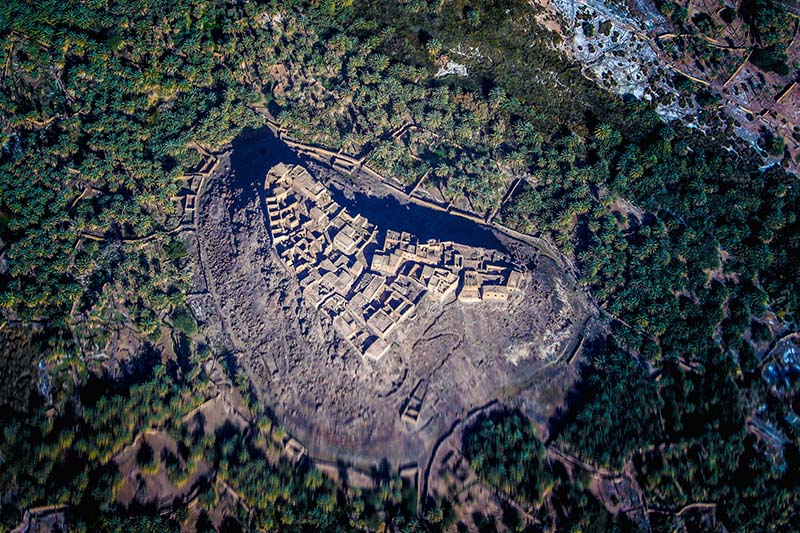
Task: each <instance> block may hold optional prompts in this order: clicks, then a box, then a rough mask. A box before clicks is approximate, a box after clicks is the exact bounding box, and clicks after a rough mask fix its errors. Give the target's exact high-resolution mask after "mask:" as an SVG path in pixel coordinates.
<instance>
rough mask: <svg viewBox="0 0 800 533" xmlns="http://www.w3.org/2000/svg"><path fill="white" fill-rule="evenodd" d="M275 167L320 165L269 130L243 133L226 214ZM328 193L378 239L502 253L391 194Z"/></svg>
mask: <svg viewBox="0 0 800 533" xmlns="http://www.w3.org/2000/svg"><path fill="white" fill-rule="evenodd" d="M277 163H285V164H290V165H292V164H298V163H299V164H302V165H304V166H305V167H306V168H309V166H310V164H314V165H319V163H317V162H315V161H311V160H309V159H307V158H302V157H299V156H298V155H297V154H296V153H295V152H294V151H292V150H291V149H290V148H289V147H288V146H287V145H286V144H284V143H283V141H281V140H280V139H278V138H277V137H275V135H273V134H272V132H271V131H270V130H269V129H268V128H260V129H257V130H246V131H245V132H244V133H242V135H240V136H239V137H238V138H237V139H236V140H235V141H234V142H233V153H232V154H231V171H232V173H233V180H232V183H231V192H232V193H233V194H232V196H233V202H232V204H231V214H233V213H234V212H236V211H237V210H239V209H241V208H243V207H244V206H245V205H246V204H247V200H248V199H249V198H251V197H252V196H251V195H257V196H261V191H262V189H263V187H264V178H265V177H266V174H267V171H268V170H269V169H270V168H271V167H273V166H274V165H276V164H277ZM331 172H335V171H333V170H331ZM312 173H313V170H312ZM315 177H316V178H317V179H321V178H322V177H321V176H315ZM344 179H350V178H346V177H345V178H344ZM329 190H330V192H331V196H332V197H333V199H334V200H335V201H336V202H337V203H338V204H339V205H341V206H343V207H345V208H347V210H348V211H349V212H350V213H353V214H360V215H362V216H364V217H366V218H367V219H368V220H369V221H370V222H371V223H372V224H375V225H377V226H378V227H379V228H380V231H381V235H383V234H384V233H385V231H386V230H387V229H392V230H395V231H407V232H409V233H413V234H414V235H416V236H417V237H419V238H420V239H421V240H427V239H438V240H450V241H455V242H458V243H460V244H465V245H469V246H480V247H483V248H492V249H497V250H501V251H504V252H505V251H506V249H505V247H504V246H503V245H502V243H501V242H500V240H499V239H498V238H497V237H496V236H495V235H494V233H493V232H492V231H491V230H490V229H488V228H486V227H484V226H482V225H480V224H477V223H475V222H471V221H469V220H466V219H464V218H461V217H457V216H453V215H449V214H447V213H444V212H440V211H435V210H433V209H429V208H427V207H423V206H420V205H416V204H413V203H407V204H403V203H401V202H400V200H398V199H397V198H395V197H394V196H391V195H389V196H383V197H379V196H370V195H367V194H363V193H357V194H355V195H354V196H353V197H352V198H347V197H346V196H345V195H344V193H343V192H342V191H341V190H339V189H337V188H335V187H329ZM262 208H263V204H262Z"/></svg>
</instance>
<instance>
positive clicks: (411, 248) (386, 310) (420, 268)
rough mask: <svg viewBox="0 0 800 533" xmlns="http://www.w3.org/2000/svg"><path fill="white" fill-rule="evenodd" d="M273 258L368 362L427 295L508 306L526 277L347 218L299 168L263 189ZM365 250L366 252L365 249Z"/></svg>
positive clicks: (455, 249)
mask: <svg viewBox="0 0 800 533" xmlns="http://www.w3.org/2000/svg"><path fill="white" fill-rule="evenodd" d="M264 190H265V202H266V208H267V215H268V218H269V227H270V233H271V236H272V242H273V245H274V246H275V249H276V251H277V252H278V254H279V256H280V257H281V259H282V260H283V262H284V264H286V265H287V266H288V267H289V268H291V270H292V271H293V272H294V273H295V275H296V276H297V279H298V281H299V283H300V287H301V289H302V291H303V297H304V298H305V299H306V301H308V302H309V303H310V304H312V305H313V306H315V307H316V308H318V309H322V310H324V311H326V312H327V313H328V314H329V315H330V317H331V319H332V321H333V326H334V329H335V330H336V331H337V332H338V333H339V334H340V335H341V336H342V337H343V338H344V339H346V340H347V341H348V342H349V343H350V344H351V345H352V346H353V348H355V349H356V350H357V351H358V352H359V353H361V354H362V355H364V356H366V357H369V358H370V359H373V360H378V359H380V358H381V357H382V356H383V355H384V354H385V353H386V352H387V351H388V349H389V347H390V345H391V344H390V342H389V340H388V339H387V337H388V336H389V334H390V333H391V332H392V331H393V330H394V329H395V328H396V326H397V324H399V323H400V322H402V321H403V320H405V319H406V318H408V317H410V316H411V315H413V314H414V312H415V310H416V306H417V304H418V302H419V300H420V299H421V298H422V297H423V296H424V295H425V294H426V293H427V294H429V295H430V297H433V298H437V299H438V300H440V301H444V300H445V299H446V298H447V297H448V295H451V294H454V293H455V294H456V296H457V298H458V299H459V300H460V301H463V302H478V301H482V300H487V301H499V302H505V301H508V300H509V299H510V298H511V297H512V296H513V295H514V294H516V293H520V292H521V289H522V284H523V283H524V281H525V279H526V275H525V274H524V273H523V272H522V271H521V270H518V269H515V268H514V267H513V266H512V265H511V264H509V263H508V262H507V261H505V260H504V258H503V257H502V256H501V255H500V254H499V253H498V252H494V251H491V250H484V249H480V248H472V247H469V246H462V245H459V244H455V243H452V242H442V241H435V240H430V241H427V242H424V243H423V242H419V240H418V239H417V238H416V237H415V236H413V235H411V234H409V233H399V232H395V231H391V230H389V231H387V232H386V234H385V237H384V240H383V245H382V247H381V248H380V249H379V250H377V251H372V248H374V246H371V247H370V246H369V245H370V244H371V243H376V242H377V241H378V230H377V228H376V227H375V226H374V225H372V224H370V223H369V221H368V220H367V219H365V218H364V217H362V216H361V215H355V216H353V215H351V214H350V213H348V212H347V209H345V208H344V207H341V206H340V205H339V204H337V203H336V202H335V201H333V199H332V198H331V196H330V194H329V192H328V190H327V189H326V188H325V187H324V186H323V185H322V184H320V183H319V182H317V181H316V180H314V178H313V177H312V176H311V174H309V173H308V171H307V170H306V169H304V168H303V167H302V166H300V165H295V166H292V167H287V166H286V165H283V164H278V165H276V166H275V167H273V168H272V169H271V170H270V171H269V172H268V174H267V178H266V181H265V184H264ZM368 248H369V249H368Z"/></svg>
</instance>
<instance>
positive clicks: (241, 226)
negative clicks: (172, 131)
mask: <svg viewBox="0 0 800 533" xmlns="http://www.w3.org/2000/svg"><path fill="white" fill-rule="evenodd" d="M278 161H286V162H295V159H294V156H293V155H292V154H291V153H289V152H287V151H286V150H285V148H282V147H281V145H280V143H278V142H277V141H275V140H274V139H273V138H271V137H269V138H267V137H265V136H264V135H261V137H254V138H252V139H250V140H249V141H244V142H242V143H241V144H240V145H237V146H234V149H233V153H232V156H231V164H230V167H231V170H230V172H228V173H226V174H223V175H222V176H220V177H219V178H217V179H214V180H212V181H210V182H209V183H208V184H207V185H206V186H205V188H204V190H203V191H202V195H201V197H202V199H201V201H200V205H199V212H198V216H197V239H196V241H194V240H192V241H191V245H190V248H191V251H192V252H193V255H194V257H195V258H196V261H197V265H196V268H195V267H193V269H192V270H193V272H194V273H195V275H196V276H198V282H197V284H196V285H195V288H196V292H195V293H194V294H193V295H192V296H191V298H190V302H191V304H192V308H193V309H194V311H195V314H196V315H197V317H198V319H199V320H200V321H201V326H202V327H204V328H205V329H206V331H207V332H208V333H209V334H211V335H212V337H214V338H216V343H217V344H218V347H219V348H221V347H225V346H227V347H230V348H231V349H232V351H233V352H234V353H235V356H236V360H237V362H238V364H239V365H240V367H241V368H242V369H243V370H244V371H246V372H247V374H248V375H249V377H250V378H251V380H252V382H253V385H254V387H255V388H256V390H257V392H258V394H259V397H260V398H261V400H262V401H263V402H264V403H265V404H266V405H267V406H269V408H270V409H272V410H273V412H274V414H275V415H276V418H277V419H278V421H279V422H281V423H282V424H283V425H284V426H285V427H286V429H287V430H288V431H289V433H290V434H291V435H292V436H294V437H295V438H297V439H298V440H299V441H300V442H302V443H303V445H305V446H306V447H307V448H308V451H309V454H310V455H311V457H312V458H314V459H316V460H325V461H345V462H347V463H350V464H352V465H354V466H357V467H360V468H362V469H364V470H369V469H370V468H374V467H377V466H378V465H380V464H381V463H383V462H388V463H389V464H390V466H391V467H392V469H399V468H401V467H404V466H409V465H417V466H418V467H419V470H420V471H422V470H424V467H425V465H426V464H427V462H428V458H429V457H430V455H431V454H432V452H433V450H434V448H435V447H436V446H437V443H438V442H439V441H440V440H441V439H442V437H443V436H444V435H446V434H447V433H448V432H449V431H451V429H452V427H453V425H454V424H457V423H458V420H460V419H461V418H462V417H463V416H464V415H465V414H466V413H467V412H469V411H470V410H472V409H474V408H476V407H478V406H481V405H485V404H487V403H490V402H492V401H494V400H496V399H498V398H502V399H504V400H509V399H511V398H524V399H521V400H520V401H521V402H523V403H524V405H525V407H526V411H528V412H529V413H530V414H532V415H533V416H534V418H535V419H537V420H546V419H547V417H548V416H549V414H550V413H552V410H553V409H554V407H555V405H556V404H557V403H559V402H558V401H557V400H558V397H559V394H560V391H561V390H563V389H564V386H563V383H562V384H560V385H559V384H555V385H554V384H553V383H550V384H549V385H548V388H547V392H546V393H545V394H544V397H546V398H549V399H550V400H551V401H544V402H542V404H541V405H540V404H539V403H538V402H537V397H538V396H540V394H537V393H536V392H534V391H532V390H531V388H532V387H535V386H536V385H535V384H536V383H541V380H537V376H539V375H540V374H542V373H544V374H547V375H549V378H548V379H549V380H552V379H556V378H555V376H557V377H558V379H560V380H564V379H567V378H569V379H572V377H571V373H570V372H557V371H554V368H555V367H557V366H559V364H558V363H557V361H559V360H562V359H566V358H568V356H570V355H571V354H569V353H568V352H569V351H570V350H572V349H574V348H575V346H576V345H577V343H576V342H575V341H576V339H577V338H578V336H579V334H580V333H581V330H582V329H583V327H584V325H585V321H586V318H587V317H588V316H589V312H588V305H587V303H586V300H585V297H584V296H583V295H582V294H581V293H580V292H579V291H577V290H576V284H575V281H574V280H573V279H570V278H569V277H568V276H567V275H566V274H564V273H563V272H562V271H561V270H560V269H559V268H558V266H557V265H556V264H555V262H554V261H553V260H552V259H549V258H548V257H546V256H544V255H543V254H539V253H538V252H537V250H536V249H535V248H533V247H531V246H529V245H523V244H520V243H515V242H511V241H508V240H506V241H503V239H505V237H502V238H500V237H498V239H500V241H501V244H505V245H506V247H507V249H508V251H509V252H510V253H511V254H513V255H514V257H515V259H516V260H517V261H519V262H520V263H522V264H525V265H528V267H529V268H530V270H531V272H532V282H531V283H529V285H528V288H527V290H526V294H525V297H524V299H522V301H520V302H518V303H517V304H513V305H511V306H509V307H505V306H502V305H500V304H487V303H480V304H462V303H458V302H449V303H448V302H445V303H438V302H434V301H432V300H431V299H427V298H425V299H423V300H422V301H421V302H420V305H419V308H418V310H417V313H416V316H415V317H414V318H413V319H411V320H409V321H408V323H404V324H403V328H401V329H402V331H400V332H399V333H398V335H397V338H396V340H395V346H396V348H395V349H393V351H391V352H389V353H388V354H387V355H386V356H384V357H383V359H381V360H380V361H379V362H377V363H372V362H369V361H367V360H364V359H362V358H361V357H360V356H359V355H358V354H356V353H354V352H353V351H352V350H351V349H350V348H349V347H348V346H347V344H346V343H345V342H344V341H342V340H341V339H339V338H338V337H337V336H336V335H335V334H334V333H333V330H332V328H331V324H330V323H329V320H328V319H327V317H326V316H324V315H323V314H322V313H319V312H317V311H315V310H313V309H312V308H311V307H310V306H309V305H307V304H306V303H305V302H304V301H303V300H302V298H301V296H300V290H299V286H298V284H297V281H296V279H295V278H294V276H293V274H291V273H290V272H288V271H287V270H286V269H285V267H284V266H283V265H282V263H281V262H280V260H279V259H278V257H277V256H276V254H274V252H273V251H272V248H271V243H270V239H269V233H268V230H267V227H266V225H265V219H264V213H263V209H262V198H261V188H262V187H263V180H264V176H265V174H266V172H267V170H268V168H269V167H270V166H272V164H274V163H275V162H278ZM308 166H309V167H311V165H308ZM312 172H314V173H315V174H316V175H317V176H318V177H319V178H320V179H322V180H323V181H326V180H327V181H328V182H330V181H331V180H332V179H334V178H336V179H337V181H338V182H340V183H343V184H344V185H345V187H346V189H347V190H345V191H344V192H343V194H344V195H345V196H351V197H352V196H353V195H359V194H360V195H365V194H366V193H367V192H368V193H369V195H370V196H374V195H379V196H380V195H386V194H387V192H386V191H385V190H384V191H381V190H380V185H379V184H375V183H373V184H369V187H370V190H369V191H364V190H362V189H361V188H360V186H359V184H358V183H354V182H352V181H350V180H351V178H350V177H344V176H339V175H337V174H335V173H330V172H327V173H326V172H324V171H323V170H322V169H320V168H319V167H315V168H312ZM337 176H338V177H337ZM419 213H420V212H419V211H413V216H420V214H419ZM398 216H403V215H402V214H400V213H399V214H398ZM200 276H202V278H201V279H200V278H199V277H200ZM545 382H547V380H545ZM415 392H416V396H418V397H419V396H420V395H422V396H423V397H424V399H423V402H422V408H421V410H420V414H419V418H418V420H417V422H416V423H415V424H414V423H408V422H406V421H403V419H402V418H401V414H402V410H403V407H404V406H405V404H406V403H407V402H408V401H409V399H410V398H411V396H412V394H415Z"/></svg>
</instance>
